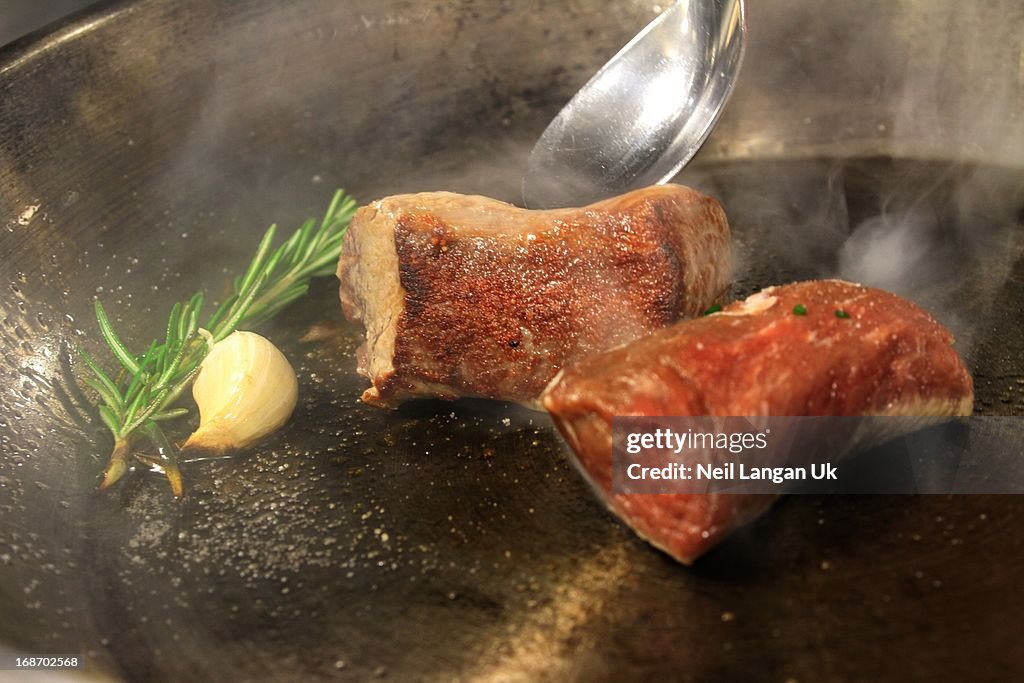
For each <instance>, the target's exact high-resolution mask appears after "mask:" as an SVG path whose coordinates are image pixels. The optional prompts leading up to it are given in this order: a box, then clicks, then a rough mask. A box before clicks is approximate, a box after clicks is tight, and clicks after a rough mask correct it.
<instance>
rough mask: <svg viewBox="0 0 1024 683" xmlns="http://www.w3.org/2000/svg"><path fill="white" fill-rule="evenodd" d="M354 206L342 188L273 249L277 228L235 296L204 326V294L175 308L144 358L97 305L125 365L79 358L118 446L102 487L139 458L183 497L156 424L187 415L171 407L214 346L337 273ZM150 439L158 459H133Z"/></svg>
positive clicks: (174, 463)
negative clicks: (110, 367) (111, 368)
mask: <svg viewBox="0 0 1024 683" xmlns="http://www.w3.org/2000/svg"><path fill="white" fill-rule="evenodd" d="M355 209H356V202H355V200H354V199H352V198H351V197H349V196H348V195H346V194H345V193H344V191H342V190H338V191H337V192H335V194H334V197H333V199H332V200H331V203H330V205H329V206H328V207H327V211H326V212H325V213H324V217H323V219H322V220H321V221H320V223H319V224H317V222H316V220H315V219H312V218H310V219H308V220H307V221H306V222H305V223H303V224H302V227H300V228H299V229H298V230H296V231H295V232H294V233H293V234H292V235H291V237H289V238H288V239H287V240H285V241H284V243H283V244H281V245H280V246H278V247H277V248H276V249H274V248H272V245H273V243H274V237H275V235H276V233H277V226H276V225H271V226H270V228H269V229H268V230H267V231H266V233H265V234H264V235H263V239H262V240H261V241H260V244H259V247H258V248H257V250H256V255H255V256H254V257H253V259H252V261H251V262H250V264H249V267H248V268H247V269H246V271H245V274H244V275H242V276H240V277H237V278H235V279H234V283H233V291H232V293H231V295H230V296H229V297H228V298H227V299H225V301H224V302H223V303H222V304H221V305H220V306H218V307H217V310H216V311H215V312H214V313H213V315H212V316H211V317H210V318H209V320H208V321H207V322H206V325H205V326H203V327H202V328H200V326H199V321H200V315H201V313H202V308H203V293H202V292H199V293H197V294H195V295H194V296H192V297H191V298H190V299H187V300H185V301H181V302H178V303H176V304H174V307H173V308H171V312H170V315H169V316H168V318H167V327H166V332H165V334H164V338H163V340H162V341H160V340H153V341H152V342H151V343H150V344H149V346H148V347H147V349H146V351H145V352H143V353H142V354H139V355H136V354H133V353H132V352H131V351H130V350H129V349H128V347H127V345H126V344H125V343H124V342H123V341H122V340H121V338H120V336H119V335H118V334H117V332H116V331H115V330H114V326H113V325H112V324H111V322H110V318H109V316H107V312H106V310H105V309H104V308H103V304H101V303H100V302H99V301H98V300H97V301H96V321H97V323H98V324H99V330H100V334H101V336H102V337H103V340H104V342H106V344H107V346H108V347H110V351H111V353H112V354H113V356H114V358H116V359H117V361H118V363H119V364H120V369H119V371H118V372H117V373H116V375H115V376H113V377H112V376H111V375H110V374H108V373H107V372H105V371H104V370H103V368H102V367H101V366H100V364H99V363H97V362H96V360H95V359H93V358H92V357H91V356H90V355H89V354H88V353H86V352H85V351H84V350H83V349H79V353H80V354H81V356H82V360H83V361H84V362H85V365H86V366H87V367H88V368H89V370H90V371H91V372H92V377H88V378H86V379H85V380H84V381H85V383H86V384H87V385H88V386H89V387H91V388H92V389H93V390H94V391H95V392H96V394H97V395H98V396H99V403H98V409H99V415H100V419H101V420H102V421H103V424H105V425H106V427H107V429H109V430H110V433H111V435H112V436H113V437H114V448H113V451H112V452H111V455H110V460H109V463H108V464H107V467H106V469H105V470H104V473H103V481H102V483H101V484H100V488H101V489H103V488H106V487H108V486H110V485H111V484H113V483H114V482H116V481H117V480H118V479H120V478H121V476H122V475H123V474H124V472H125V471H126V470H127V468H128V463H129V460H130V459H131V458H133V457H137V458H138V459H139V460H141V461H143V462H146V463H148V464H154V463H156V464H159V465H160V466H161V467H162V469H163V470H164V473H165V474H166V475H167V478H168V481H169V482H170V483H171V489H172V491H173V492H174V495H175V496H181V495H182V484H181V474H180V472H179V471H178V465H177V461H176V458H175V454H174V449H173V447H171V446H170V442H169V441H168V439H167V437H166V436H165V435H164V432H163V430H162V429H161V427H160V425H159V423H160V422H163V421H165V420H171V419H174V418H180V417H182V416H184V415H187V414H188V409H187V408H182V407H177V408H176V407H173V404H174V402H175V401H176V400H177V399H178V397H179V396H180V395H181V393H182V392H183V391H184V390H185V389H186V388H187V387H188V386H189V385H190V384H191V383H192V380H193V379H195V377H196V375H197V374H198V373H199V367H200V365H201V364H202V362H203V359H204V358H206V355H207V353H209V351H210V347H211V346H212V345H213V344H214V343H216V342H218V341H220V340H221V339H224V338H225V337H227V336H228V335H229V334H231V333H232V332H234V331H235V330H236V329H237V328H239V327H240V326H243V325H244V326H255V325H258V324H260V323H262V322H265V321H266V320H268V319H269V318H271V317H273V316H274V315H276V314H277V313H278V312H279V311H281V309H283V308H284V307H285V306H287V305H288V304H290V303H291V302H293V301H295V300H296V299H298V298H299V297H301V296H302V295H304V294H305V293H306V292H307V291H308V290H309V281H310V279H311V278H313V277H317V276H321V275H329V274H331V273H333V272H334V265H335V263H336V262H337V260H338V255H339V252H340V250H341V242H342V239H343V238H344V236H345V230H346V229H347V228H348V224H349V222H350V221H351V219H352V214H353V213H354V212H355ZM143 437H145V438H146V439H148V440H149V441H150V442H151V443H152V445H153V446H154V447H155V448H156V451H157V454H158V455H157V456H156V457H155V458H154V457H152V456H148V455H142V454H136V453H135V445H136V443H137V441H138V440H139V439H140V438H143Z"/></svg>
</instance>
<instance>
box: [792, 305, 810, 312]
mask: <svg viewBox="0 0 1024 683" xmlns="http://www.w3.org/2000/svg"><path fill="white" fill-rule="evenodd" d="M793 315H807V307H806V306H804V305H803V304H797V305H796V306H794V307H793Z"/></svg>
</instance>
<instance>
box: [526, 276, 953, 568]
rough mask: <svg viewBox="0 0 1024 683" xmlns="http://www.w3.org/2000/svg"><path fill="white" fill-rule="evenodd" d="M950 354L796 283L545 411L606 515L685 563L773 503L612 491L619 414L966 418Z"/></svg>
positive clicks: (877, 303) (639, 344)
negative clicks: (601, 501)
mask: <svg viewBox="0 0 1024 683" xmlns="http://www.w3.org/2000/svg"><path fill="white" fill-rule="evenodd" d="M952 344H953V338H952V335H951V334H950V333H949V331H948V330H946V329H945V328H944V327H943V326H942V325H940V324H939V323H938V322H936V321H935V320H934V319H932V318H931V317H930V316H929V315H928V314H927V313H926V312H924V311H923V310H921V309H920V308H918V307H917V306H916V305H914V304H912V303H910V302H909V301H906V300H904V299H901V298H900V297H898V296H896V295H894V294H890V293H888V292H884V291H881V290H878V289H871V288H868V287H864V286H861V285H857V284H852V283H849V282H842V281H839V280H825V281H815V282H801V283H797V284H792V285H787V286H784V287H769V288H768V289H765V290H763V291H761V292H759V293H757V294H754V295H753V296H751V297H749V298H747V299H746V300H745V301H742V302H737V303H733V304H731V305H729V306H726V307H725V309H724V310H722V311H721V312H720V313H716V314H713V315H709V316H705V317H702V318H699V319H696V320H691V321H685V322H680V323H677V324H676V325H673V326H672V327H669V328H667V329H665V330H661V331H660V332H657V333H655V334H653V335H651V336H648V337H645V338H643V339H640V340H638V341H635V342H633V343H631V344H628V345H626V346H622V347H619V348H616V349H614V350H611V351H608V352H606V353H602V354H598V355H595V356H591V357H589V358H587V359H585V360H583V361H581V362H579V363H577V364H575V365H573V366H572V367H570V368H568V369H566V370H564V371H563V372H562V373H561V374H560V375H559V376H558V377H556V378H555V379H554V380H553V381H552V382H551V384H550V386H548V388H547V389H546V390H545V392H544V394H543V396H542V403H543V405H544V407H545V408H546V409H547V410H548V411H549V412H550V413H551V415H552V416H553V418H554V421H555V424H556V425H557V426H558V429H559V430H560V431H561V433H562V434H563V435H564V436H565V438H566V440H567V441H568V442H569V445H570V446H571V447H572V449H573V451H574V452H575V454H576V457H577V461H578V464H579V465H580V466H581V467H582V469H583V470H584V472H585V473H586V474H587V475H588V476H589V478H590V479H591V481H592V482H593V483H594V484H595V485H596V487H597V488H598V489H599V490H600V492H601V493H602V495H603V496H604V499H605V502H606V503H607V504H608V506H609V507H610V508H611V510H612V511H613V512H614V513H615V514H616V515H618V516H619V517H620V518H621V519H622V520H623V521H625V522H626V523H627V524H628V525H629V526H630V527H632V528H633V529H634V530H635V531H636V532H637V533H638V534H640V536H642V537H643V538H645V539H647V540H648V541H649V542H651V543H652V544H654V545H655V546H657V547H659V548H661V549H662V550H664V551H665V552H667V553H668V554H669V555H671V556H672V557H674V558H675V559H677V560H679V561H680V562H683V563H684V564H689V563H691V562H693V560H695V559H696V558H697V557H698V556H700V555H701V554H702V553H704V552H705V551H707V550H708V549H709V548H711V547H712V546H713V545H715V544H716V543H718V542H719V541H720V540H722V538H724V537H725V536H726V535H727V534H728V533H729V532H730V531H732V530H733V529H735V528H736V527H737V526H739V525H741V524H743V523H744V522H746V521H748V520H750V519H752V518H753V517H755V516H757V515H758V514H760V513H761V512H763V511H764V510H766V509H767V508H768V507H769V506H770V505H771V503H772V502H773V501H774V499H775V497H774V496H771V495H743V494H720V493H706V494H692V495H691V494H663V495H650V494H641V495H637V494H634V495H625V494H615V493H612V491H611V484H612V433H611V429H612V417H613V416H616V415H619V416H628V415H649V416H658V415H716V416H766V415H767V416H777V415H781V416H790V415H792V416H799V415H823V416H830V415H910V416H914V415H921V416H926V415H931V416H954V415H969V414H970V413H971V408H972V404H973V390H972V383H971V377H970V375H969V374H968V372H967V369H966V368H965V367H964V364H963V362H962V361H961V360H960V357H959V356H958V355H957V353H956V351H954V350H953V347H952Z"/></svg>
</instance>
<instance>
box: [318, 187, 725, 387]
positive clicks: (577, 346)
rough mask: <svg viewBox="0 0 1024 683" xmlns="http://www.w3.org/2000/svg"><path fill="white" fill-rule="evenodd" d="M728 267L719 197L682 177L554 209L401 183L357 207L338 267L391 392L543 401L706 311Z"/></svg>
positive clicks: (346, 299) (348, 305)
mask: <svg viewBox="0 0 1024 683" xmlns="http://www.w3.org/2000/svg"><path fill="white" fill-rule="evenodd" d="M729 271H730V264H729V230H728V225H727V223H726V219H725V215H724V213H723V211H722V209H721V206H720V205H719V204H718V202H716V201H715V200H714V199H712V198H710V197H707V196H704V195H701V194H699V193H697V192H695V191H693V190H690V189H688V188H685V187H682V186H678V185H665V186H657V187H651V188H647V189H643V190H638V191H635V192H631V193H629V194H626V195H622V196H621V197H617V198H614V199H610V200H607V201H603V202H599V203H597V204H593V205H591V206H588V207H584V208H582V209H561V210H556V211H527V210H524V209H519V208H516V207H514V206H512V205H510V204H505V203H503V202H498V201H496V200H492V199H487V198H484V197H471V196H462V195H455V194H451V193H445V192H436V193H424V194H416V195H400V196H395V197H390V198H387V199H382V200H380V201H377V202H374V203H373V204H371V205H369V206H367V207H364V208H362V209H360V210H359V212H358V213H357V214H356V216H355V219H354V220H353V222H352V225H351V226H350V228H349V232H348V235H347V236H346V239H345V243H344V246H343V249H342V256H341V259H340V262H339V266H338V276H339V279H340V280H341V289H340V292H341V301H342V306H343V309H344V311H345V313H346V315H347V316H348V317H349V318H350V319H353V320H361V321H362V322H363V324H364V326H365V327H366V329H367V344H366V345H365V347H364V349H363V350H362V352H361V354H360V356H361V358H360V372H361V373H362V374H364V375H366V376H367V377H369V378H370V380H371V381H372V383H373V386H372V387H371V388H370V389H368V390H367V391H366V392H365V393H364V395H363V400H364V401H367V402H370V403H375V404H379V405H393V404H395V403H397V402H398V401H401V400H403V399H406V398H410V397H416V396H439V397H442V398H454V397H457V396H463V395H469V396H482V397H488V398H499V399H506V400H514V401H524V402H528V401H531V400H533V399H536V397H537V396H538V395H539V394H540V392H541V391H542V390H543V388H544V386H545V385H546V384H547V383H548V381H549V380H550V379H551V378H552V377H553V376H554V375H555V374H556V373H557V372H558V371H559V370H560V369H561V368H562V367H564V366H565V365H567V364H568V363H572V362H573V361H576V360H579V359H581V358H584V357H586V356H588V355H591V354H593V353H595V352H598V351H603V350H605V349H608V348H612V347H614V346H617V345H619V344H623V343H626V342H629V341H632V340H634V339H637V338H639V337H642V336H644V335H646V334H649V333H650V332H652V331H654V330H657V329H660V328H662V327H665V326H666V325H669V324H671V323H673V322H675V321H676V320H678V319H679V318H680V317H681V316H692V315H696V314H699V313H700V312H702V311H703V310H705V309H706V308H707V307H708V306H709V305H710V304H711V303H713V302H714V301H715V300H716V299H717V298H718V297H720V296H722V295H723V293H724V292H725V291H726V290H727V288H728V282H729V276H730V272H729Z"/></svg>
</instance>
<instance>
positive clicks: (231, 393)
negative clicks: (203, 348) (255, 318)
mask: <svg viewBox="0 0 1024 683" xmlns="http://www.w3.org/2000/svg"><path fill="white" fill-rule="evenodd" d="M192 397H193V398H194V399H195V401H196V405H198V406H199V429H197V430H196V431H195V432H194V433H193V434H192V436H190V437H189V438H188V441H186V442H185V445H184V446H183V448H202V449H207V450H212V451H216V452H221V453H222V452H225V451H229V450H233V449H236V448H243V447H245V446H248V445H249V444H251V443H253V442H255V441H258V440H259V439H261V438H263V437H264V436H266V435H268V434H270V433H272V432H274V431H276V430H278V429H280V428H281V427H282V426H283V425H284V423H285V422H287V421H288V418H289V417H291V414H292V411H294V410H295V404H296V403H297V402H298V398H299V383H298V380H297V379H296V378H295V370H293V369H292V366H291V363H289V362H288V359H287V358H285V357H284V354H283V353H281V351H280V350H279V349H278V348H277V347H276V346H274V345H273V344H272V343H271V342H270V341H268V340H267V339H266V338H264V337H261V336H260V335H258V334H256V333H254V332H232V333H231V334H230V335H229V336H227V337H226V338H224V339H222V340H221V341H219V342H217V343H216V344H215V345H214V347H213V349H212V350H211V351H210V353H209V354H208V355H207V356H206V358H205V359H204V360H203V364H202V366H201V367H200V370H199V375H198V376H197V377H196V380H195V382H194V383H193V384H192Z"/></svg>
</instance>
